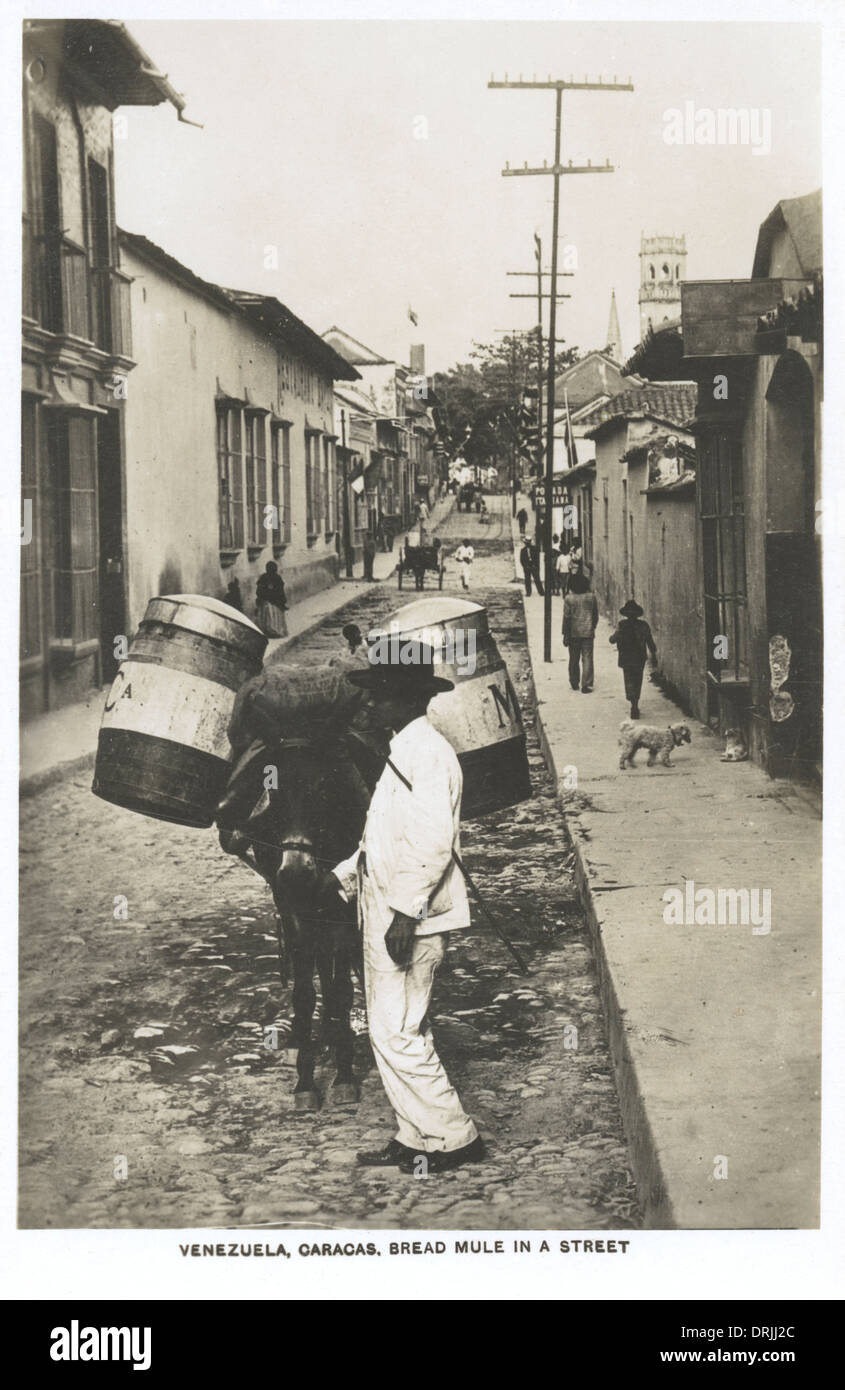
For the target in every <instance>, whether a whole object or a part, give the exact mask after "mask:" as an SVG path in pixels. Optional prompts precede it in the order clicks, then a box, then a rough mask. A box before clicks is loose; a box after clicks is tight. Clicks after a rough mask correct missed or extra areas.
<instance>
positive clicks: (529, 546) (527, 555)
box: [519, 538, 544, 598]
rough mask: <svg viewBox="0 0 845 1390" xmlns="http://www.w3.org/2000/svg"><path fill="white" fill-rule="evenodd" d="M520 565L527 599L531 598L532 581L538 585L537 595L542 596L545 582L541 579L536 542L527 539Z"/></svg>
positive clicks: (520, 554) (521, 551) (520, 556)
mask: <svg viewBox="0 0 845 1390" xmlns="http://www.w3.org/2000/svg"><path fill="white" fill-rule="evenodd" d="M519 563H520V564H521V566H522V574H523V578H524V579H525V597H526V598H530V597H531V581H532V580H533V581H534V583H535V584H536V585H537V593H538V594H542V593H543V592H544V590H543V581H542V580H541V578H540V568H539V556H538V554H537V547H536V545H535V544H534V542H533V541H532V540H530V539H528V538H526V540H525V542H524V543H523V546H522V549H521V550H520V552H519Z"/></svg>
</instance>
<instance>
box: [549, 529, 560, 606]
mask: <svg viewBox="0 0 845 1390" xmlns="http://www.w3.org/2000/svg"><path fill="white" fill-rule="evenodd" d="M559 559H560V536H552V571H551V586H552V593H553V594H559V593H560V587H561V586H560V574H559V573H558V568H557V562H558V560H559ZM546 583H549V576H548V575H547V576H546Z"/></svg>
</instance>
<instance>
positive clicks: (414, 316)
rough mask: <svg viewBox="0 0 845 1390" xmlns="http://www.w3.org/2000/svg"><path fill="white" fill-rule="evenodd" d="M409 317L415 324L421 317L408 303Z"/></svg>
mask: <svg viewBox="0 0 845 1390" xmlns="http://www.w3.org/2000/svg"><path fill="white" fill-rule="evenodd" d="M408 318H409V319H410V320H411V323H413V324H415V325H416V324H418V323H419V318H418V316H417V314H415V312H414V310H413V309H412V308H411V306H410V304H409V305H408Z"/></svg>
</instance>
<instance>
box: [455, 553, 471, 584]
mask: <svg viewBox="0 0 845 1390" xmlns="http://www.w3.org/2000/svg"><path fill="white" fill-rule="evenodd" d="M458 568H459V569H460V571H461V584H462V585H463V587H464V588H465V589H468V588H469V577H470V573H471V571H472V561H470V560H459V561H458Z"/></svg>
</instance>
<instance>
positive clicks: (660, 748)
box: [619, 719, 690, 772]
mask: <svg viewBox="0 0 845 1390" xmlns="http://www.w3.org/2000/svg"><path fill="white" fill-rule="evenodd" d="M689 742H690V731H689V729H688V728H687V726H686V724H670V725H669V727H668V729H658V728H655V726H654V725H653V724H634V723H633V721H632V720H630V719H623V720H622V723H621V724H620V725H619V744H620V746H621V748H622V756H621V758H620V759H619V766H620V768H621V769H622V771H623V772H624V771H625V768H626V767H633V764H634V754H635V753H636V751H637V749H638V748H647V749H648V765H649V767H654V764H655V760H656V758H657V756H658V754H659V755H660V761H661V762H662V764H663V766H664V767H671V766H672V764H671V763H670V762H669V754H670V753H671V752H672V749H673V748H678V747H679V746H680V744H682V743H689Z"/></svg>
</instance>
